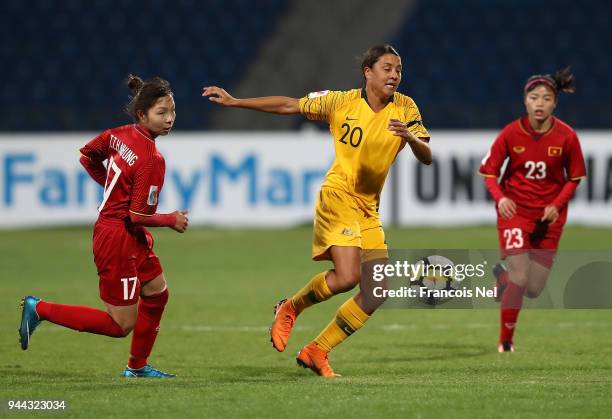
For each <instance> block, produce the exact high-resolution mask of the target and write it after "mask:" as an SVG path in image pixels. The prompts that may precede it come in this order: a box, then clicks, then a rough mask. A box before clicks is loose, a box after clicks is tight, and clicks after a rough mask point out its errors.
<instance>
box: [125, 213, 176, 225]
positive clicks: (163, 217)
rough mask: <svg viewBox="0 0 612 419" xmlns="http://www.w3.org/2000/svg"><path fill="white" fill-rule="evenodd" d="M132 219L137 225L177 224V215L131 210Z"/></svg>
mask: <svg viewBox="0 0 612 419" xmlns="http://www.w3.org/2000/svg"><path fill="white" fill-rule="evenodd" d="M130 221H131V222H132V223H134V224H136V225H141V226H145V227H174V225H175V224H176V215H174V214H153V215H143V214H137V213H135V212H132V211H130Z"/></svg>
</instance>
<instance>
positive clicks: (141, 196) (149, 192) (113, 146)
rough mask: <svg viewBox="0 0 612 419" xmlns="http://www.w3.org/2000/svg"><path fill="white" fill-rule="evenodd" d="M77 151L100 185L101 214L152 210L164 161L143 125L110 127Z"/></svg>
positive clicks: (123, 215)
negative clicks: (104, 163) (101, 196)
mask: <svg viewBox="0 0 612 419" xmlns="http://www.w3.org/2000/svg"><path fill="white" fill-rule="evenodd" d="M80 151H81V154H82V155H83V156H84V157H85V158H86V159H87V164H84V166H85V168H86V169H87V171H88V173H89V174H90V175H91V176H92V178H94V180H96V181H97V182H98V183H100V184H101V185H103V186H104V198H103V200H102V203H101V204H100V206H99V207H98V211H99V212H100V216H101V217H102V216H103V217H109V218H119V219H124V218H127V217H129V213H130V212H132V213H134V214H138V215H147V216H148V215H153V214H155V211H156V210H157V200H158V196H159V193H160V192H161V189H162V186H163V184H164V175H165V171H166V163H165V160H164V157H163V156H162V155H161V153H160V152H159V151H157V148H156V147H155V140H154V139H153V138H152V137H151V134H150V133H149V132H148V131H147V130H146V129H144V128H143V127H141V126H139V125H137V124H132V125H125V126H122V127H118V128H112V129H109V130H107V131H104V132H103V133H102V134H100V135H98V136H97V137H96V138H94V139H93V140H91V141H90V142H89V143H87V144H86V145H85V146H84V147H83V148H81V150H80ZM105 160H108V162H107V164H106V168H104V165H103V162H104V161H105Z"/></svg>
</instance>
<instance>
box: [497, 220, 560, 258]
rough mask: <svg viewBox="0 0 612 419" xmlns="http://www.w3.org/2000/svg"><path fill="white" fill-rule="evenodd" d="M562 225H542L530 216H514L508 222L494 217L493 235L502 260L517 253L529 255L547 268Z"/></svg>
mask: <svg viewBox="0 0 612 419" xmlns="http://www.w3.org/2000/svg"><path fill="white" fill-rule="evenodd" d="M540 217H541V216H540ZM561 233H563V224H562V223H561V222H560V221H559V220H557V222H555V223H554V224H552V225H549V224H548V223H543V222H541V221H540V218H539V217H537V218H535V217H534V216H533V215H532V214H529V216H528V215H525V214H519V213H517V214H516V215H515V216H514V217H512V218H511V219H509V220H505V219H503V218H502V217H501V216H498V218H497V234H498V237H499V248H500V253H501V257H502V259H505V258H506V257H507V256H510V255H516V254H519V253H529V258H530V259H531V260H533V261H534V262H537V263H539V264H540V265H542V266H545V267H546V268H548V269H550V268H551V267H552V265H553V263H554V260H555V255H556V253H557V248H558V247H559V240H561Z"/></svg>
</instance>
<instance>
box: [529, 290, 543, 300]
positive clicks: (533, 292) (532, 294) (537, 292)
mask: <svg viewBox="0 0 612 419" xmlns="http://www.w3.org/2000/svg"><path fill="white" fill-rule="evenodd" d="M542 290H543V288H533V289H530V288H527V290H525V297H527V298H538V297H539V296H540V294H542Z"/></svg>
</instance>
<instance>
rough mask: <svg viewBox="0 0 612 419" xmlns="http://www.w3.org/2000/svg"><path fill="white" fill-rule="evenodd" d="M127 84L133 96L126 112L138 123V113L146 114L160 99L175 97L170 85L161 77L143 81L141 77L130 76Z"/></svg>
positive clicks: (126, 107)
mask: <svg viewBox="0 0 612 419" xmlns="http://www.w3.org/2000/svg"><path fill="white" fill-rule="evenodd" d="M126 84H127V87H128V88H129V89H130V90H131V91H132V96H130V102H129V103H128V104H127V105H126V106H125V112H126V113H127V114H128V115H130V116H131V117H132V118H134V121H136V122H138V111H142V112H145V113H146V112H147V111H148V110H149V109H151V107H152V106H153V105H155V102H157V99H159V98H160V97H164V96H173V95H174V93H172V90H170V83H168V82H167V81H166V80H164V79H162V78H160V77H153V78H152V79H148V80H146V81H143V80H142V79H141V78H140V77H138V76H135V75H133V74H130V75H129V76H128V77H127V81H126Z"/></svg>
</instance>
